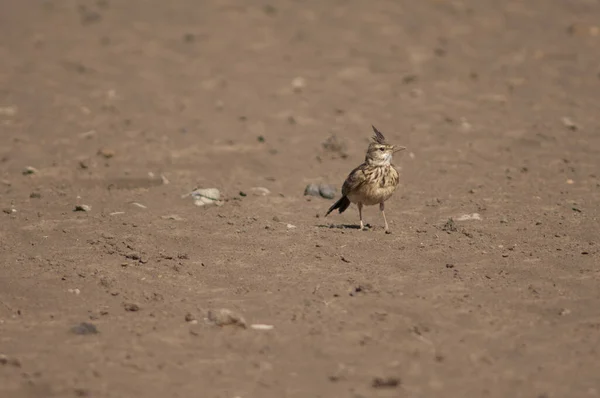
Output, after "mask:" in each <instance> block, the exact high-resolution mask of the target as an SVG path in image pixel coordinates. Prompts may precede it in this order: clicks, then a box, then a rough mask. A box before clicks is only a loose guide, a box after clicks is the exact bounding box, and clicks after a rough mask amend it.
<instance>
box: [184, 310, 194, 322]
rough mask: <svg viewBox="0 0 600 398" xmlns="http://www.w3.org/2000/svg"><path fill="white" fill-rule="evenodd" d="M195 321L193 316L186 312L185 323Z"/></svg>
mask: <svg viewBox="0 0 600 398" xmlns="http://www.w3.org/2000/svg"><path fill="white" fill-rule="evenodd" d="M195 320H196V317H194V315H192V314H191V313H189V312H188V313H187V314H185V321H186V322H192V321H195Z"/></svg>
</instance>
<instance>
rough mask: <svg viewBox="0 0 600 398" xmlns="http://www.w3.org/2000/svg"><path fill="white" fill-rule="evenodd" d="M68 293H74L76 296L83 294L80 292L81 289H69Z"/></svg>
mask: <svg viewBox="0 0 600 398" xmlns="http://www.w3.org/2000/svg"><path fill="white" fill-rule="evenodd" d="M67 291H68V292H69V293H73V294H75V295H79V294H80V293H81V290H79V289H68V290H67Z"/></svg>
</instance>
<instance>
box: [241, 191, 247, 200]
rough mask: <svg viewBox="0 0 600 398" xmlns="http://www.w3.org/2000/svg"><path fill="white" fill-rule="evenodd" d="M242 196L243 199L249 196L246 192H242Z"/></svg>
mask: <svg viewBox="0 0 600 398" xmlns="http://www.w3.org/2000/svg"><path fill="white" fill-rule="evenodd" d="M240 196H241V197H242V198H245V197H246V196H248V194H246V192H243V191H240Z"/></svg>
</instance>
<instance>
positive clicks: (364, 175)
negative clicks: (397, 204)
mask: <svg viewBox="0 0 600 398" xmlns="http://www.w3.org/2000/svg"><path fill="white" fill-rule="evenodd" d="M372 127H373V131H374V132H375V135H374V136H373V142H371V143H370V144H369V148H368V149H367V154H366V156H365V161H364V162H363V164H361V165H360V166H358V167H357V168H355V169H354V170H352V171H351V172H350V174H349V175H348V178H346V181H344V185H343V186H342V198H341V199H339V200H338V201H337V202H335V203H334V204H333V206H331V207H330V208H329V210H328V211H327V213H326V214H325V217H327V215H329V213H331V212H332V211H333V210H335V209H338V211H339V212H340V213H343V212H344V211H345V210H346V209H347V208H348V206H350V203H356V205H357V206H358V215H359V218H360V228H361V229H364V223H363V220H362V208H363V206H372V205H376V204H379V209H380V210H381V214H382V216H383V221H384V223H385V232H386V233H390V230H389V227H388V223H387V220H386V218H385V213H384V203H385V201H386V200H388V199H389V198H390V197H391V196H392V194H393V193H394V191H395V190H396V188H397V187H398V183H399V175H398V170H396V167H395V166H394V165H393V164H392V155H393V154H394V153H396V152H398V151H402V150H404V149H406V148H405V147H402V146H396V145H390V144H388V143H386V141H385V137H384V136H383V134H381V132H380V131H379V130H377V129H376V128H375V126H372Z"/></svg>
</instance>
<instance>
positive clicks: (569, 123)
mask: <svg viewBox="0 0 600 398" xmlns="http://www.w3.org/2000/svg"><path fill="white" fill-rule="evenodd" d="M561 121H562V123H563V125H564V126H565V127H566V128H568V129H569V130H572V131H575V130H578V129H579V126H578V125H577V124H575V122H574V121H572V120H571V119H570V118H568V117H566V116H565V117H563V118H562V119H561Z"/></svg>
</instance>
